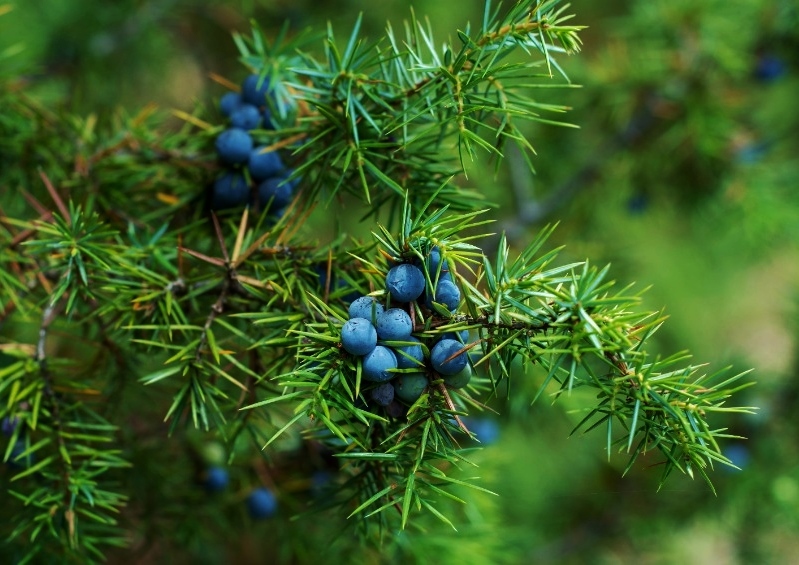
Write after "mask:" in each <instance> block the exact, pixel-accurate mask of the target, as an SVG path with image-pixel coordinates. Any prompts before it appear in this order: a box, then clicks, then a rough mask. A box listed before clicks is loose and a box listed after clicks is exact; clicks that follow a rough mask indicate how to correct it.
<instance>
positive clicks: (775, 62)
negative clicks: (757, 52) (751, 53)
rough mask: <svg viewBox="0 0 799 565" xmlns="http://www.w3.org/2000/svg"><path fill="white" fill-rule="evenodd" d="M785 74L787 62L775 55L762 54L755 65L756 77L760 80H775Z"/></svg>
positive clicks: (766, 81) (765, 81)
mask: <svg viewBox="0 0 799 565" xmlns="http://www.w3.org/2000/svg"><path fill="white" fill-rule="evenodd" d="M784 74H785V63H784V62H783V60H782V59H780V58H779V57H777V56H775V55H762V56H761V57H760V58H758V60H757V65H755V78H756V79H757V80H759V81H760V82H764V83H768V82H774V81H775V80H777V79H778V78H780V77H781V76H782V75H784Z"/></svg>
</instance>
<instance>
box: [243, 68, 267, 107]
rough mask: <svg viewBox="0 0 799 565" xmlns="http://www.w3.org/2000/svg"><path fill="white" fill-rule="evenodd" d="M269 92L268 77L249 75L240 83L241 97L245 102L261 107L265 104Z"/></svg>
mask: <svg viewBox="0 0 799 565" xmlns="http://www.w3.org/2000/svg"><path fill="white" fill-rule="evenodd" d="M267 94H269V79H268V78H263V79H261V77H259V76H258V75H250V76H248V77H247V78H245V79H244V82H243V83H242V85H241V98H242V100H244V101H245V102H246V103H247V104H252V105H253V106H257V107H259V108H260V107H261V106H263V105H265V104H266V95H267Z"/></svg>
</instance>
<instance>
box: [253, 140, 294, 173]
mask: <svg viewBox="0 0 799 565" xmlns="http://www.w3.org/2000/svg"><path fill="white" fill-rule="evenodd" d="M265 149H266V146H265V145H261V146H260V147H256V148H255V149H253V150H252V152H251V153H250V157H249V159H248V160H247V168H248V169H249V171H250V176H252V178H253V179H254V180H256V181H263V180H266V179H268V178H271V177H275V176H280V175H281V174H282V173H283V172H284V171H285V169H286V167H285V166H284V165H283V161H281V159H280V155H278V152H277V151H264V150H265Z"/></svg>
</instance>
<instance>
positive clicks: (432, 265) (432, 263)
mask: <svg viewBox="0 0 799 565" xmlns="http://www.w3.org/2000/svg"><path fill="white" fill-rule="evenodd" d="M439 266H440V267H441V273H440V274H439V271H438V269H439ZM427 272H428V273H430V278H431V279H433V280H435V279H436V277H438V278H439V280H441V279H451V278H452V275H451V274H450V264H449V261H445V262H444V264H443V265H442V264H441V251H439V249H438V247H433V248H432V249H431V250H430V254H429V255H428V256H427Z"/></svg>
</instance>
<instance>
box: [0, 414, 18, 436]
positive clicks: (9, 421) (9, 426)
mask: <svg viewBox="0 0 799 565" xmlns="http://www.w3.org/2000/svg"><path fill="white" fill-rule="evenodd" d="M18 423H19V419H18V418H11V417H9V416H6V417H5V418H3V421H2V422H0V428H2V432H3V435H4V436H6V437H11V435H13V433H14V430H16V429H17V424H18Z"/></svg>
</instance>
